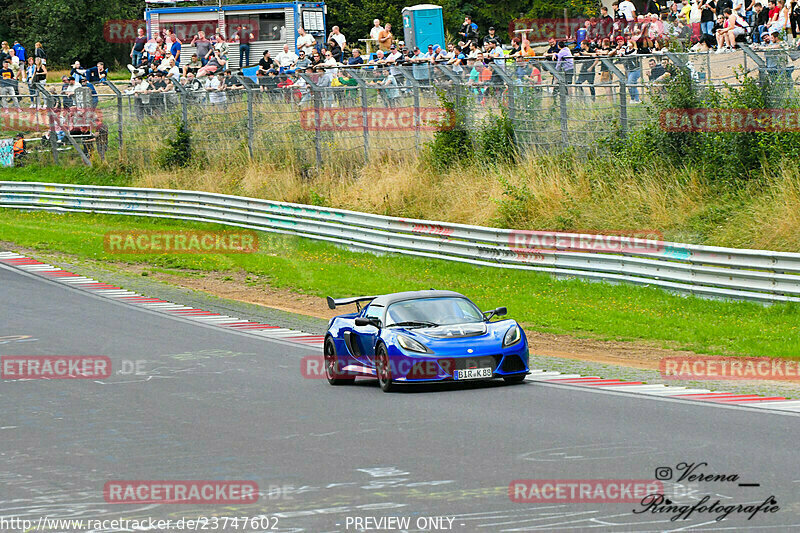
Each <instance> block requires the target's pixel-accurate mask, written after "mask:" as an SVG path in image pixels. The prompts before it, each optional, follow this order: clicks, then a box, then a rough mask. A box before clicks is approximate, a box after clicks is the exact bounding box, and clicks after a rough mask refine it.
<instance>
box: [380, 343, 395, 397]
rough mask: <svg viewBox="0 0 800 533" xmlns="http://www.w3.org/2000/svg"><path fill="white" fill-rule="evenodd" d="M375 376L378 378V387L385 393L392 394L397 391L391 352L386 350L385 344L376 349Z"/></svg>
mask: <svg viewBox="0 0 800 533" xmlns="http://www.w3.org/2000/svg"><path fill="white" fill-rule="evenodd" d="M375 375H376V376H377V378H378V386H379V387H380V388H381V390H382V391H383V392H392V391H393V390H394V389H395V387H396V385H395V384H394V382H393V381H392V366H391V364H390V359H389V352H388V351H387V350H386V345H385V344H379V345H378V346H377V347H376V348H375Z"/></svg>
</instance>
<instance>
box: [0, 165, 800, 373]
mask: <svg viewBox="0 0 800 533" xmlns="http://www.w3.org/2000/svg"><path fill="white" fill-rule="evenodd" d="M73 178H74V176H73ZM73 181H75V180H73ZM214 227H219V226H212V225H202V224H194V223H186V222H180V221H164V220H150V219H144V218H138V217H124V216H108V215H88V214H80V213H76V214H63V215H62V214H50V213H43V212H21V211H16V210H10V209H3V210H0V240H3V241H10V242H13V243H16V244H18V245H20V246H25V247H31V248H35V249H41V250H47V251H57V252H64V253H69V254H74V255H75V256H78V257H80V258H85V259H94V260H101V261H123V262H129V263H140V264H147V265H151V266H153V267H154V268H159V269H169V270H174V271H175V272H176V273H181V274H186V272H187V269H188V270H189V271H191V272H194V273H196V274H199V275H202V273H203V272H208V271H218V272H237V271H242V270H243V271H246V272H248V273H252V274H255V275H256V276H258V278H259V279H262V280H267V282H268V283H269V285H270V286H273V287H278V288H288V289H292V290H295V291H298V292H302V293H306V294H311V295H315V296H320V297H323V296H326V295H339V296H345V295H354V294H376V293H384V292H393V291H400V290H410V289H420V288H428V287H446V288H450V289H453V290H457V291H461V292H463V293H465V294H468V295H469V296H470V297H471V298H473V299H474V300H475V301H476V302H477V303H478V304H479V305H480V306H481V307H483V308H485V309H489V308H492V307H495V306H497V305H506V306H508V308H509V310H510V312H511V316H513V317H514V318H516V319H518V320H520V322H522V323H523V324H524V325H525V327H527V328H529V329H531V330H537V331H543V332H550V333H569V334H573V335H578V336H584V337H590V338H596V339H609V340H610V339H614V340H644V341H650V342H653V343H654V344H655V345H658V346H663V347H667V348H679V349H688V350H693V351H696V352H699V353H711V354H728V355H748V356H772V357H792V358H797V357H800V343H799V342H797V339H798V338H800V306H798V305H775V306H771V307H763V306H760V305H757V304H752V303H741V302H740V303H737V302H721V301H711V300H702V299H698V298H686V297H681V296H676V295H672V294H668V293H666V292H664V291H661V290H658V289H652V288H641V287H633V286H627V285H609V284H604V283H590V282H585V281H580V280H561V281H559V280H555V279H553V278H551V277H550V276H548V275H546V274H540V273H533V272H519V271H514V270H504V269H494V268H482V267H475V266H470V265H463V264H458V263H451V262H446V261H437V260H426V259H420V258H412V257H402V256H374V255H371V254H362V253H353V252H349V251H346V250H342V249H339V248H337V247H335V246H332V245H329V244H325V243H318V242H314V241H310V240H304V239H299V238H294V237H286V236H278V235H271V234H261V239H260V246H259V251H258V253H255V254H250V255H244V254H242V255H194V254H191V255H174V254H173V255H161V256H153V255H138V254H137V255H117V254H114V255H110V254H107V253H106V252H105V251H104V249H103V235H104V234H105V233H106V232H108V231H111V230H132V229H153V230H157V229H162V230H164V229H176V228H214ZM253 290H254V291H255V290H259V288H258V286H257V285H256V286H254V287H253Z"/></svg>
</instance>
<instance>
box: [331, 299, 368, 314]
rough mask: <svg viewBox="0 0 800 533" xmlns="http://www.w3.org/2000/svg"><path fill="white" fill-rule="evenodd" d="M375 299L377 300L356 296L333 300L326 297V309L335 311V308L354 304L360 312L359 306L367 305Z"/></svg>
mask: <svg viewBox="0 0 800 533" xmlns="http://www.w3.org/2000/svg"><path fill="white" fill-rule="evenodd" d="M375 298H377V296H356V297H354V298H339V299H338V300H334V299H333V298H331V297H330V296H328V308H330V309H336V308H337V307H339V306H342V305H350V304H356V307H357V308H358V310H359V311H360V310H361V304H363V303H369V302H371V301H372V300H374V299H375Z"/></svg>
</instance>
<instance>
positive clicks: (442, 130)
mask: <svg viewBox="0 0 800 533" xmlns="http://www.w3.org/2000/svg"><path fill="white" fill-rule="evenodd" d="M439 102H440V103H441V105H442V108H444V110H445V111H446V112H447V113H448V114H450V116H451V117H453V121H452V124H451V123H447V122H446V123H443V124H440V125H439V126H438V127H437V129H436V132H435V133H434V134H433V141H432V142H431V143H430V145H429V148H428V160H429V161H430V163H431V165H432V166H433V167H434V168H436V169H437V170H446V169H448V168H450V167H452V166H453V165H455V164H456V163H459V162H464V161H467V160H471V159H472V158H473V156H474V155H475V149H474V147H473V145H472V139H471V137H470V134H469V131H467V128H466V125H465V122H464V112H463V108H464V105H465V99H464V98H462V97H461V96H459V95H457V94H456V95H455V96H453V97H450V96H448V95H447V93H446V92H444V91H439Z"/></svg>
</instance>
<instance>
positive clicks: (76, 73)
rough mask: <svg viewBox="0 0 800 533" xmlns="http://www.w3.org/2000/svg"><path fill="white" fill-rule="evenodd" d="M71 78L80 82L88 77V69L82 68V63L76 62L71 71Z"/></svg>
mask: <svg viewBox="0 0 800 533" xmlns="http://www.w3.org/2000/svg"><path fill="white" fill-rule="evenodd" d="M69 76H70V78H74V79H75V81H77V82H80V81H81V78H85V77H86V69H85V68H82V67H81V62H80V61H75V63H73V64H72V68H71V69H70V71H69Z"/></svg>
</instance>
